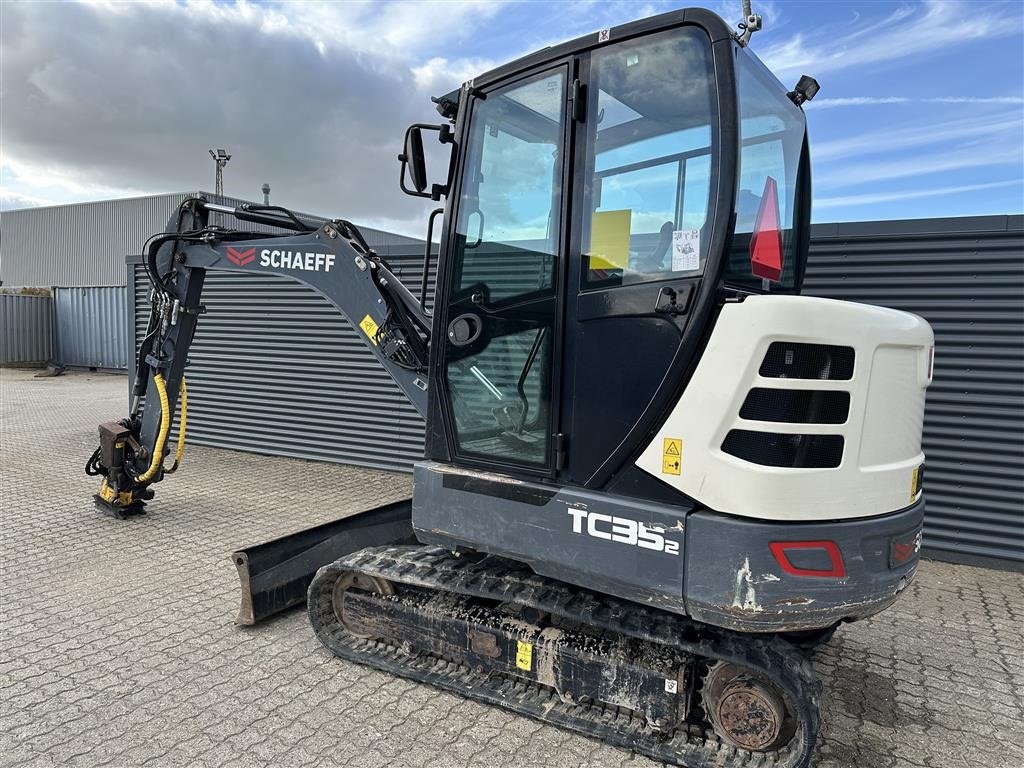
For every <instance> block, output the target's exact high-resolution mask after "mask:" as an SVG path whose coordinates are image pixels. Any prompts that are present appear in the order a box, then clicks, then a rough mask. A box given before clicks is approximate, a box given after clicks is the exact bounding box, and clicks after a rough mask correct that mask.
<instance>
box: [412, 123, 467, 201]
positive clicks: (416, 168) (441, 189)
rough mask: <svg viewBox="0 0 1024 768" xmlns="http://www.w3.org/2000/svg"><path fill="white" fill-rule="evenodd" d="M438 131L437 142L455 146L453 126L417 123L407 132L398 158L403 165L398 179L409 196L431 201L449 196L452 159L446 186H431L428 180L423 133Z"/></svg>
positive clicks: (449, 164) (449, 163)
mask: <svg viewBox="0 0 1024 768" xmlns="http://www.w3.org/2000/svg"><path fill="white" fill-rule="evenodd" d="M424 130H427V131H437V140H438V141H439V142H440V143H441V144H455V138H454V136H453V135H452V129H451V126H449V125H446V124H442V125H427V124H425V123H416V124H414V125H410V126H409V128H408V129H407V130H406V131H405V146H404V147H403V148H402V154H400V155H399V156H398V161H399V162H400V163H401V164H402V170H401V173H400V175H399V178H398V184H399V186H400V187H401V188H402V191H403V192H405V194H407V195H412V196H413V197H429V198H430V199H431V200H440V199H441V196H442V195H447V194H448V177H449V176H450V174H451V158H450V157H449V159H448V173H446V174H445V183H444V184H430V183H429V181H428V179H427V161H426V154H425V153H424V151H423V131H424ZM407 172H408V176H409V179H410V181H411V182H412V187H411V188H410V187H407V186H406V184H405V177H406V173H407ZM428 186H429V187H430V191H427V187H428Z"/></svg>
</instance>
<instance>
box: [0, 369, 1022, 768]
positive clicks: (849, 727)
mask: <svg viewBox="0 0 1024 768" xmlns="http://www.w3.org/2000/svg"><path fill="white" fill-rule="evenodd" d="M125 392H126V385H125V380H124V378H123V377H115V376H104V375H100V374H82V373H75V374H69V375H65V376H62V377H59V378H53V379H36V378H33V377H32V372H26V371H16V370H10V369H4V370H0V419H2V421H0V426H2V429H0V502H2V520H0V567H2V593H0V765H3V766H19V765H39V766H48V765H74V766H100V765H109V766H139V765H145V766H154V767H159V766H184V765H188V766H192V765H196V766H225V768H226V767H227V766H264V765H266V766H271V765H272V766H293V765H294V766H298V765H324V766H359V767H360V768H373V767H374V766H425V767H426V766H429V767H430V768H443V767H444V766H509V768H530V767H531V766H538V767H540V766H544V767H545V768H549V767H554V766H624V765H631V766H653V765H654V763H652V762H651V761H649V760H646V759H643V758H639V757H636V756H634V755H631V754H630V753H629V752H625V751H622V750H619V749H615V748H612V747H609V746H607V745H604V744H601V743H599V742H597V741H593V740H590V739H587V738H583V737H581V736H577V735H574V734H572V733H568V732H566V731H563V730H560V729H557V728H553V727H548V726H544V725H540V724H539V723H536V722H534V721H532V720H528V719H526V718H522V717H518V716H515V715H512V714H510V713H508V712H505V711H503V710H501V709H497V708H495V707H489V706H485V705H482V704H476V703H473V702H470V701H466V700H464V699H462V698H459V697H457V696H452V695H449V694H446V693H441V692H439V691H436V690H433V689H431V688H428V687H425V686H422V685H418V684H415V683H411V682H409V681H406V680H401V679H398V678H394V677H390V676H388V675H385V674H382V673H379V672H375V671H372V670H369V669H365V668H362V667H359V666H356V665H353V664H349V663H346V662H342V661H339V660H336V659H334V658H332V657H330V656H328V654H327V653H326V652H325V651H324V650H323V649H322V648H321V647H320V645H319V644H318V643H317V642H316V640H315V639H314V638H313V635H312V633H311V631H310V629H309V628H308V626H307V622H306V617H305V615H304V613H303V612H302V611H301V610H296V611H291V612H289V613H287V614H285V615H283V616H279V617H277V618H275V619H273V620H271V621H270V622H268V623H266V624H264V625H261V626H259V627H255V628H242V627H236V626H234V624H233V623H232V622H233V618H234V615H235V611H236V608H237V605H236V599H237V596H236V587H237V585H236V576H235V571H234V568H233V566H232V565H231V562H230V560H229V558H228V554H229V553H230V552H231V551H232V550H233V549H235V548H237V547H239V546H244V545H247V544H251V543H254V542H256V541H261V540H265V539H268V538H271V537H273V536H277V535H280V534H283V533H286V532H288V531H290V530H293V529H295V528H296V527H299V526H302V525H307V524H314V523H317V522H320V521H322V520H324V519H327V518H330V517H332V516H335V515H337V514H338V513H341V512H344V511H346V510H353V511H354V510H357V509H360V508H363V507H365V506H367V505H373V504H379V503H382V502H385V501H388V500H393V499H397V498H400V497H401V496H403V495H404V494H405V493H407V492H408V490H409V486H410V480H409V478H408V477H407V476H404V475H397V474H393V473H386V472H370V471H366V470H361V469H353V468H349V467H343V466H335V465H329V464H319V463H312V462H303V461H294V460H289V459H278V458H266V457H258V456H254V455H250V454H244V453H238V452H232V451H224V450H216V449H212V448H204V447H190V448H189V450H188V452H187V453H186V458H185V464H184V466H183V468H182V471H181V473H180V474H178V475H176V476H174V477H172V478H169V479H168V480H167V481H165V482H164V483H161V484H160V486H159V491H158V497H157V499H156V501H155V502H154V503H153V504H152V505H151V512H150V513H149V514H148V515H147V516H146V517H144V518H141V519H135V520H128V521H118V520H114V519H111V518H108V517H103V516H101V515H99V514H98V513H97V512H96V511H95V510H94V509H93V507H92V503H91V495H92V493H94V492H95V490H96V488H95V486H96V483H95V482H94V479H93V478H87V477H85V476H84V474H83V473H82V465H83V464H84V461H85V459H86V457H87V456H88V454H89V453H90V452H91V451H92V449H93V447H94V444H95V440H96V424H97V423H98V422H99V421H101V420H108V419H111V418H117V417H120V416H121V415H123V413H122V412H123V410H124V407H125V406H124V404H125ZM1022 616H1024V577H1022V576H1021V575H1019V574H1010V573H1005V572H997V571H987V570H982V569H978V568H969V567H963V566H952V565H945V564H941V563H935V562H925V563H923V564H922V566H921V569H920V571H919V573H918V576H917V579H916V581H915V582H914V583H913V585H912V587H911V588H910V589H909V590H908V593H907V594H906V596H905V597H904V598H903V599H902V600H901V601H900V602H899V603H898V604H897V606H896V607H895V608H893V609H891V610H889V611H887V612H885V613H883V614H882V615H880V616H877V617H875V618H874V619H872V620H870V621H867V622H862V623H860V624H855V625H851V626H847V627H844V628H843V629H841V630H840V632H839V634H838V635H837V636H836V639H835V640H834V641H833V642H832V643H831V644H830V645H829V646H827V647H826V648H824V649H823V650H822V651H820V652H819V653H818V654H817V655H816V657H815V660H814V663H815V667H816V668H817V671H818V673H819V674H820V675H821V676H822V678H823V680H824V682H825V689H826V696H825V700H824V706H823V719H824V733H823V736H822V740H821V746H820V748H819V751H818V756H817V759H816V764H817V765H818V766H821V768H840V767H844V768H845V767H853V766H857V767H860V766H866V767H867V768H876V766H877V767H879V768H905V767H907V766H927V767H928V768H954V767H959V766H962V767H963V768H976V767H978V766H984V767H986V768H988V767H991V768H1018V767H1019V766H1021V765H1024V729H1022V722H1024V718H1022V713H1024V700H1022V699H1024V670H1022V664H1021V653H1022V648H1021V629H1022Z"/></svg>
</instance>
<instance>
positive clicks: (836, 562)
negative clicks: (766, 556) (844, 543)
mask: <svg viewBox="0 0 1024 768" xmlns="http://www.w3.org/2000/svg"><path fill="white" fill-rule="evenodd" d="M768 547H769V548H770V549H771V551H772V554H773V555H774V556H775V561H776V562H777V563H778V564H779V565H780V566H781V567H782V570H783V571H785V572H786V573H788V574H789V575H790V576H817V577H819V578H825V579H841V578H843V577H844V576H846V566H845V565H843V553H842V552H840V551H839V547H838V546H837V545H836V543H835V542H834V541H773V542H771V543H770V544H769V545H768ZM798 550H799V551H802V552H807V553H808V554H810V552H808V550H818V552H819V553H821V554H822V555H824V558H823V561H825V560H827V562H828V563H829V564H830V565H829V567H828V568H798V567H797V566H795V565H793V563H792V562H791V561H790V559H789V554H788V553H789V552H794V551H798Z"/></svg>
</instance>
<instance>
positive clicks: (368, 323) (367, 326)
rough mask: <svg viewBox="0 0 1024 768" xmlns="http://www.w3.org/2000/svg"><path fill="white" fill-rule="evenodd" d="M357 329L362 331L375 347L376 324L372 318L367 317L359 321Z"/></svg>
mask: <svg viewBox="0 0 1024 768" xmlns="http://www.w3.org/2000/svg"><path fill="white" fill-rule="evenodd" d="M359 327H360V328H362V329H363V333H365V334H366V336H367V338H368V339H369V340H370V341H371V342H372V343H373V346H375V347H376V346H377V324H376V323H375V322H373V318H372V317H370V316H369V315H367V316H366V317H364V318H363V319H362V320H360V321H359Z"/></svg>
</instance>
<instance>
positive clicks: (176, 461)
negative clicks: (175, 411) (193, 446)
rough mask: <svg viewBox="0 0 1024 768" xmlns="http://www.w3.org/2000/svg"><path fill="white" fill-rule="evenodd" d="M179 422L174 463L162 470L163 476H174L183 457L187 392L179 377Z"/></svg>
mask: <svg viewBox="0 0 1024 768" xmlns="http://www.w3.org/2000/svg"><path fill="white" fill-rule="evenodd" d="M179 398H180V402H181V420H180V421H179V422H178V448H177V450H175V452H174V463H173V464H172V465H171V466H170V467H168V468H166V469H164V474H165V475H171V474H174V473H175V472H176V471H177V470H178V465H180V464H181V457H182V456H184V455H185V424H186V423H187V422H188V390H187V389H186V388H185V377H184V376H182V377H181V394H180V395H179Z"/></svg>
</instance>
